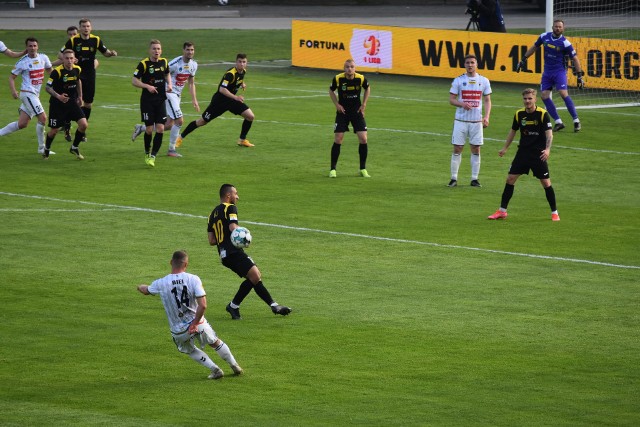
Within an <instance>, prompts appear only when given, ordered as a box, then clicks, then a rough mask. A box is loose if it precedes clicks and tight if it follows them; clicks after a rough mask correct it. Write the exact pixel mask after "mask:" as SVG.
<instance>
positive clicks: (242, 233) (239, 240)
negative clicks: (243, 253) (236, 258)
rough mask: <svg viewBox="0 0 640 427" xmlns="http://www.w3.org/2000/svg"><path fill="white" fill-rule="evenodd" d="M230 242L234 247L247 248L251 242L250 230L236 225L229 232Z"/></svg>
mask: <svg viewBox="0 0 640 427" xmlns="http://www.w3.org/2000/svg"><path fill="white" fill-rule="evenodd" d="M231 244H232V245H233V246H235V247H236V248H240V249H242V248H247V247H249V245H250V244H251V232H249V230H247V229H246V228H244V227H236V228H235V229H234V230H233V231H232V232H231Z"/></svg>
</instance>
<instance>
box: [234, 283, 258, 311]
mask: <svg viewBox="0 0 640 427" xmlns="http://www.w3.org/2000/svg"><path fill="white" fill-rule="evenodd" d="M251 289H253V285H252V284H251V281H250V280H249V279H247V280H245V281H244V282H242V283H241V284H240V287H239V288H238V292H236V295H235V296H234V297H233V300H232V301H231V302H232V303H234V304H235V305H240V304H242V301H244V299H245V298H246V296H247V295H249V292H251Z"/></svg>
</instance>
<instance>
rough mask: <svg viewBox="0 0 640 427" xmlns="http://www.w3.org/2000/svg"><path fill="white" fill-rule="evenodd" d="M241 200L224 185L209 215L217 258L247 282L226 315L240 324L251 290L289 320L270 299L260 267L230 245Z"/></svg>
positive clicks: (281, 307) (286, 311)
mask: <svg viewBox="0 0 640 427" xmlns="http://www.w3.org/2000/svg"><path fill="white" fill-rule="evenodd" d="M239 199H240V197H239V196H238V190H237V189H236V187H234V186H233V185H231V184H222V186H221V187H220V204H219V205H218V206H216V208H215V209H214V210H213V211H212V212H211V214H210V215H209V222H208V223H207V235H208V238H209V244H210V245H211V246H215V245H217V246H218V254H219V255H220V260H221V261H222V265H224V266H225V267H227V268H228V269H230V270H231V271H233V272H234V273H236V274H237V275H238V276H240V277H244V278H245V281H244V282H242V283H241V284H240V288H239V289H238V292H236V295H235V296H234V297H233V300H232V301H231V302H230V303H229V304H227V312H228V313H229V314H230V315H231V318H232V319H233V320H239V319H241V317H240V304H241V303H242V301H243V300H244V299H245V297H246V296H247V295H249V293H250V292H251V289H254V290H255V291H256V294H258V296H259V297H260V298H261V299H262V300H263V301H264V302H266V303H267V304H268V305H269V306H270V307H271V311H272V312H273V314H280V315H282V316H286V315H287V314H289V313H291V308H289V307H287V306H284V305H279V304H278V303H277V302H275V301H274V300H273V298H271V294H269V291H268V290H267V288H266V287H265V286H264V284H263V283H262V275H261V274H260V270H259V269H258V266H257V265H256V264H255V263H254V262H253V260H252V259H251V258H250V257H249V256H248V255H247V254H246V253H245V252H244V250H242V249H240V248H236V247H235V246H233V244H232V243H231V238H230V236H231V232H232V231H233V230H234V229H235V228H236V227H238V208H237V207H236V202H237V201H238V200H239Z"/></svg>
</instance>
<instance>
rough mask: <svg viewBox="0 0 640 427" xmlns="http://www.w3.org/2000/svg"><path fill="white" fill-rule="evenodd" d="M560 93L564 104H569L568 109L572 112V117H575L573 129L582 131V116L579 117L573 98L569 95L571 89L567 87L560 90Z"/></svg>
mask: <svg viewBox="0 0 640 427" xmlns="http://www.w3.org/2000/svg"><path fill="white" fill-rule="evenodd" d="M558 93H560V96H561V97H562V99H563V101H564V105H566V106H567V111H568V112H569V114H571V118H572V119H573V131H574V132H580V130H581V129H582V125H581V124H580V118H579V117H578V111H577V110H576V106H575V104H574V103H573V99H571V96H569V91H568V90H567V89H564V90H558Z"/></svg>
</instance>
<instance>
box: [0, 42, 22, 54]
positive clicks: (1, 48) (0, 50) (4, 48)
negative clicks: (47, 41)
mask: <svg viewBox="0 0 640 427" xmlns="http://www.w3.org/2000/svg"><path fill="white" fill-rule="evenodd" d="M0 53H2V54H4V55H7V56H8V57H9V58H20V57H21V56H22V55H26V54H27V51H26V49H25V50H23V51H22V52H14V51H12V50H11V49H9V48H8V47H7V45H6V44H4V43H3V42H2V40H0Z"/></svg>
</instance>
